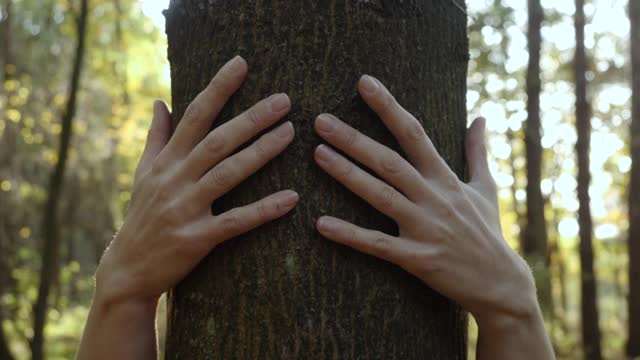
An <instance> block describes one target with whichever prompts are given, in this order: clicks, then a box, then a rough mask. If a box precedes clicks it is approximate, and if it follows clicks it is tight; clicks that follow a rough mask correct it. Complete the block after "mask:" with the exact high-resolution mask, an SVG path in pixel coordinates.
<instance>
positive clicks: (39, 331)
mask: <svg viewBox="0 0 640 360" xmlns="http://www.w3.org/2000/svg"><path fill="white" fill-rule="evenodd" d="M88 2H89V0H81V6H80V14H79V16H78V19H77V28H76V29H77V45H76V50H75V58H74V62H73V68H72V71H71V81H70V86H69V95H68V98H67V104H66V108H65V112H64V114H63V115H62V132H61V133H60V144H59V147H58V162H57V163H56V166H55V169H54V171H53V173H52V174H51V179H50V182H49V188H48V192H47V201H46V204H45V208H44V214H43V220H42V228H41V229H42V231H41V234H40V235H41V236H42V239H43V241H44V244H43V248H42V265H41V268H40V284H39V286H38V297H37V299H36V302H35V304H34V305H33V313H34V315H33V319H34V320H33V338H32V340H31V356H32V359H33V360H41V359H43V358H44V353H43V350H44V349H43V347H44V325H45V323H46V317H47V308H48V298H49V292H50V290H51V285H52V284H53V282H54V281H55V279H56V278H57V277H58V273H59V251H60V249H59V248H60V238H59V236H60V234H59V231H60V229H59V223H58V202H59V198H60V194H61V193H62V185H63V180H64V172H65V168H66V164H67V156H68V153H69V145H70V143H71V135H72V131H73V127H72V125H73V118H74V117H75V112H76V100H77V96H78V91H79V88H80V75H81V72H82V63H83V58H84V53H85V38H86V32H87V22H88V17H89V4H88Z"/></svg>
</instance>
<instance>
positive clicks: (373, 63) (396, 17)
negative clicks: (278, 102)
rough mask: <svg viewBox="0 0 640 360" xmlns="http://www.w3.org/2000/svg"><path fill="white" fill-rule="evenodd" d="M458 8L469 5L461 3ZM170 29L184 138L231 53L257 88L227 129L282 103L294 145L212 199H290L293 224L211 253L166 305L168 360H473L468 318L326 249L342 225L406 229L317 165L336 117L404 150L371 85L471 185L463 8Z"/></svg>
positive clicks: (197, 13) (316, 7)
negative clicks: (321, 127) (390, 97)
mask: <svg viewBox="0 0 640 360" xmlns="http://www.w3.org/2000/svg"><path fill="white" fill-rule="evenodd" d="M458 3H462V1H458ZM166 17H167V35H168V39H169V60H170V62H171V69H172V70H171V74H172V98H173V119H174V126H175V125H176V123H177V121H178V119H180V118H181V117H182V114H183V113H184V110H185V108H186V106H187V105H188V103H189V102H190V101H191V100H192V99H193V98H194V96H195V95H196V94H197V93H198V92H199V91H200V90H201V89H203V88H204V86H205V85H206V84H207V82H208V81H209V79H210V77H211V76H212V75H213V74H214V73H215V71H217V69H218V68H219V67H220V66H221V65H222V64H224V63H225V62H226V61H227V60H228V59H230V58H231V57H233V56H234V55H236V54H238V53H239V54H240V55H242V56H243V57H245V58H246V59H247V61H248V63H249V64H250V70H249V71H250V74H249V77H248V80H247V82H246V83H245V85H244V86H243V88H242V89H241V90H240V91H239V93H238V94H237V95H236V96H234V97H233V98H232V100H231V102H230V103H229V104H228V105H227V107H226V108H225V110H224V111H223V113H222V114H221V116H220V119H219V120H217V121H216V123H215V125H214V126H219V125H220V124H222V123H223V122H224V121H226V120H228V119H229V118H231V116H232V115H234V114H238V113H240V112H241V111H242V110H243V109H245V108H247V107H249V106H250V105H252V104H253V103H255V102H256V101H258V100H259V99H260V98H262V97H264V96H267V95H269V94H271V93H274V92H280V91H284V92H287V93H288V94H289V96H290V97H291V99H292V103H293V107H292V111H291V114H290V115H289V116H288V119H289V120H291V121H292V122H293V123H294V126H295V127H296V129H297V137H296V140H294V143H293V144H292V145H291V147H290V148H289V149H287V150H286V151H285V153H284V154H283V155H282V156H280V157H279V158H278V159H276V160H275V161H273V162H272V163H271V164H269V165H268V166H267V167H265V168H264V169H263V170H261V171H259V172H258V173H257V174H256V175H255V176H253V177H251V178H250V179H249V180H247V181H246V182H244V183H243V184H241V185H240V186H238V187H237V188H236V189H235V190H234V191H232V192H230V193H229V194H228V195H227V196H225V197H223V198H221V199H219V200H217V201H216V202H215V204H214V206H213V208H214V213H220V212H222V211H225V210H227V209H230V208H232V207H235V206H239V205H242V204H247V203H249V202H253V201H256V200H258V199H259V198H261V197H263V196H265V195H267V194H269V193H272V192H274V191H276V190H279V189H285V188H294V189H295V190H296V191H298V192H299V193H300V197H301V203H300V204H299V205H298V207H297V208H296V209H295V210H294V211H293V212H292V213H291V214H290V215H288V216H287V217H285V218H284V219H281V220H279V221H276V222H275V223H272V224H269V225H267V226H264V227H262V228H260V229H259V230H257V231H253V232H251V233H249V234H246V235H243V236H240V237H239V238H238V239H234V240H232V241H229V242H227V243H225V244H223V245H221V246H219V247H218V248H217V249H215V250H214V251H213V252H212V253H211V254H210V255H209V256H208V257H207V258H206V259H205V260H204V261H203V262H202V263H201V264H200V265H199V266H198V267H197V268H196V269H195V271H194V272H193V273H192V274H191V275H189V276H188V277H187V278H186V279H185V280H184V281H183V282H181V283H180V284H179V285H178V286H177V287H176V288H175V289H174V290H173V291H172V292H171V294H170V297H169V298H170V299H169V325H168V328H169V329H168V334H167V348H166V358H167V359H205V358H207V359H217V358H220V359H221V358H233V359H236V358H238V359H239V358H242V359H247V358H252V359H254V358H293V359H296V358H313V359H316V358H350V359H355V358H359V359H361V358H376V359H377V358H380V359H391V358H401V359H424V358H425V357H428V358H430V359H466V314H465V313H464V312H463V311H462V310H461V309H460V307H459V306H457V305H456V304H454V303H452V302H451V301H449V300H447V299H445V298H444V297H442V296H441V295H439V294H437V293H436V292H435V291H433V290H431V289H429V288H428V287H427V286H426V285H424V284H423V283H421V282H420V281H419V280H417V279H416V278H415V277H412V276H410V275H409V274H407V273H406V272H404V271H402V270H401V269H400V268H399V267H397V266H394V265H391V264H389V263H386V262H383V261H381V260H378V259H375V258H373V257H370V256H366V255H363V254H360V253H357V252H356V251H354V250H351V249H348V248H345V247H342V246H339V245H337V244H334V243H331V242H329V241H328V240H326V239H323V238H322V237H321V236H320V235H319V234H318V233H317V232H316V231H315V229H314V223H315V219H317V218H318V217H319V216H320V215H322V214H334V215H336V216H340V217H342V218H345V219H347V220H351V221H354V222H355V223H357V224H359V225H363V226H366V227H370V228H374V229H378V230H381V231H386V232H389V233H397V226H396V225H395V224H394V223H393V222H392V221H391V220H390V219H388V218H386V217H384V216H383V215H381V214H380V213H378V212H376V211H375V210H374V209H373V208H371V207H370V206H369V205H367V204H366V203H364V202H363V201H362V200H361V199H359V198H357V197H356V196H355V195H354V194H352V193H350V192H349V191H348V190H347V189H345V188H344V187H342V186H341V185H340V184H338V183H337V182H335V181H334V180H332V179H331V178H330V177H329V176H328V175H326V174H325V173H323V172H322V171H321V170H320V169H319V168H318V167H317V166H316V165H315V164H314V162H313V160H312V154H313V149H314V148H315V146H317V145H318V144H319V143H320V140H319V138H318V137H316V135H315V134H314V132H313V126H312V124H313V120H314V118H315V117H316V116H317V115H318V114H320V113H322V112H331V113H334V114H336V115H337V116H339V117H340V118H342V119H344V120H345V121H347V122H348V123H350V124H351V125H353V126H355V127H356V128H358V129H361V130H363V131H364V133H366V134H367V135H369V136H371V137H373V138H374V139H376V140H378V141H381V142H382V143H384V144H387V145H390V146H392V147H393V148H395V149H398V146H397V143H396V142H395V141H394V140H393V139H392V137H391V135H390V133H389V132H388V131H387V130H386V128H385V127H384V126H383V124H382V123H381V121H380V120H379V119H377V117H376V116H375V115H374V114H373V113H372V112H371V111H370V110H369V109H368V108H367V106H366V105H365V103H364V102H363V101H362V99H361V98H360V97H359V96H357V91H356V89H355V84H356V82H357V80H358V78H359V77H360V75H362V74H364V73H369V74H372V75H374V76H377V77H379V78H380V79H381V80H382V81H383V82H384V83H386V84H388V85H389V87H390V88H391V90H392V92H393V93H394V94H395V95H396V97H397V98H398V99H399V101H400V102H402V103H403V104H404V105H405V106H406V107H407V109H408V110H409V111H410V112H412V113H413V114H415V115H416V117H417V118H418V119H420V120H421V121H423V124H424V126H425V128H426V129H427V132H428V134H429V135H430V136H431V138H432V139H433V141H434V143H435V144H436V146H437V148H438V149H439V151H440V153H441V154H442V155H443V157H444V158H445V159H446V160H447V161H448V163H449V164H450V165H451V166H452V169H453V170H454V171H455V172H456V173H457V174H458V175H459V176H461V177H463V176H464V172H465V161H464V145H463V144H464V134H465V127H466V126H465V124H466V119H465V117H466V110H465V106H466V105H465V94H466V74H467V72H466V71H467V62H468V41H467V36H466V23H467V17H466V14H465V13H464V11H461V9H460V8H459V7H457V6H456V3H454V2H453V1H441V0H406V1H402V2H399V1H389V0H376V1H356V0H332V1H328V0H327V1H312V0H299V1H275V0H273V1H269V0H267V1H249V0H244V1H240V0H234V1H232V0H220V1H215V2H211V1H204V0H192V1H187V0H182V1H177V0H175V1H172V2H171V5H170V8H169V10H168V11H167V12H166Z"/></svg>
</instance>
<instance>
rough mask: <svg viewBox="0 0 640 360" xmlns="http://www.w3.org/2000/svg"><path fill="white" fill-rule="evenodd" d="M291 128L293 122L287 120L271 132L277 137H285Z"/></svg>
mask: <svg viewBox="0 0 640 360" xmlns="http://www.w3.org/2000/svg"><path fill="white" fill-rule="evenodd" d="M291 130H293V124H292V123H291V121H287V122H286V123H284V124H282V125H280V126H278V127H277V128H276V129H275V130H273V133H274V134H276V136H278V137H281V138H286V137H288V136H289V135H290V134H291Z"/></svg>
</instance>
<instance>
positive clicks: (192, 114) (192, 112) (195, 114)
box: [183, 101, 202, 125]
mask: <svg viewBox="0 0 640 360" xmlns="http://www.w3.org/2000/svg"><path fill="white" fill-rule="evenodd" d="M201 113H202V109H201V106H200V105H199V104H198V103H197V102H196V101H194V102H192V103H191V104H190V105H189V106H188V107H187V110H186V111H185V112H184V117H183V122H185V123H186V124H187V125H189V124H193V123H194V122H197V121H198V119H200V114H201Z"/></svg>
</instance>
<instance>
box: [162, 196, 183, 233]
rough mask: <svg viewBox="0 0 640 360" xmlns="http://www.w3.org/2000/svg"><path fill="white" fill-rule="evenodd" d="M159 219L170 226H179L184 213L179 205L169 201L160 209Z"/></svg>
mask: <svg viewBox="0 0 640 360" xmlns="http://www.w3.org/2000/svg"><path fill="white" fill-rule="evenodd" d="M159 217H160V219H159V220H160V221H161V223H162V224H166V225H169V226H170V227H179V226H180V225H181V224H183V223H184V218H185V213H184V211H183V210H182V209H181V207H180V206H178V205H177V204H175V203H173V202H171V203H168V204H167V205H166V206H165V207H164V208H163V209H162V210H161V211H160V215H159Z"/></svg>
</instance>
